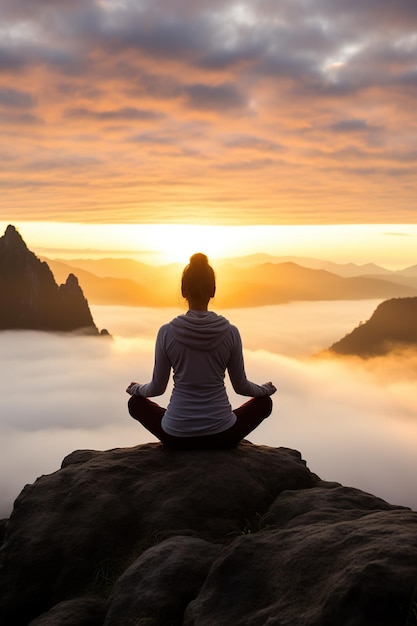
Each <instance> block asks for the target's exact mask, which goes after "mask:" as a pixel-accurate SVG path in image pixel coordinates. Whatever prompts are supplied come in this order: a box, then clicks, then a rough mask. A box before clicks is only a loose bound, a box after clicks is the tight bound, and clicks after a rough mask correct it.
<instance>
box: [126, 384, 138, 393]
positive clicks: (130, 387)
mask: <svg viewBox="0 0 417 626" xmlns="http://www.w3.org/2000/svg"><path fill="white" fill-rule="evenodd" d="M138 384H139V383H135V382H133V383H130V385H129V386H128V388H127V389H126V393H128V394H129V395H132V387H133V385H138Z"/></svg>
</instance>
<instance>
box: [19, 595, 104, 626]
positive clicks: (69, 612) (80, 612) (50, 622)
mask: <svg viewBox="0 0 417 626" xmlns="http://www.w3.org/2000/svg"><path fill="white" fill-rule="evenodd" d="M106 610H107V602H106V601H105V600H103V598H99V597H94V596H91V597H84V598H74V599H73V600H67V601H66V602H60V603H59V604H57V605H56V606H54V608H53V609H51V610H50V611H48V612H47V613H43V614H42V615H40V616H39V617H37V618H36V619H34V620H32V621H31V622H30V623H29V626H102V624H103V621H104V619H105V616H106Z"/></svg>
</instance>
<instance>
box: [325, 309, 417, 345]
mask: <svg viewBox="0 0 417 626" xmlns="http://www.w3.org/2000/svg"><path fill="white" fill-rule="evenodd" d="M410 347H412V348H414V349H416V348H417V298H392V299H391V300H385V301H384V302H382V303H381V304H380V305H379V306H378V307H377V308H376V309H375V311H374V313H373V314H372V316H371V318H370V319H369V320H368V321H367V322H365V323H364V324H360V325H359V326H357V327H356V328H355V329H354V330H353V331H352V332H351V333H349V334H348V335H346V337H343V339H341V340H340V341H337V342H336V343H334V344H333V345H332V346H330V348H329V351H330V352H334V353H336V354H344V355H357V356H360V357H372V356H378V355H383V354H388V353H389V352H390V351H392V350H395V349H398V348H400V349H401V348H402V349H404V348H410Z"/></svg>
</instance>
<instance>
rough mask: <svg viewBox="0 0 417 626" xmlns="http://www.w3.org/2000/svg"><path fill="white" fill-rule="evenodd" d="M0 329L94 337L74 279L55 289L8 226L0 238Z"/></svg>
mask: <svg viewBox="0 0 417 626" xmlns="http://www.w3.org/2000/svg"><path fill="white" fill-rule="evenodd" d="M0 300H1V302H2V308H1V311H0V330H12V329H31V330H46V331H60V332H62V331H64V332H72V331H82V332H86V333H87V334H93V335H97V334H98V329H97V328H96V326H95V324H94V321H93V318H92V316H91V312H90V309H89V306H88V302H87V300H86V299H85V297H84V294H83V292H82V289H81V287H80V286H79V284H78V279H77V277H76V276H74V275H73V274H70V275H69V276H68V278H67V281H66V283H65V284H64V285H61V286H58V285H57V284H56V282H55V279H54V276H53V274H52V272H51V270H50V268H49V266H48V264H47V263H45V262H42V261H41V260H40V259H39V258H38V257H37V256H36V255H35V254H34V253H33V252H31V251H30V250H29V249H28V247H27V246H26V244H25V242H24V241H23V239H22V237H21V235H20V233H19V232H18V231H17V229H16V228H15V227H14V226H13V225H12V224H9V226H7V228H6V231H5V233H4V235H3V237H0Z"/></svg>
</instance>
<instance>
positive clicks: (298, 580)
mask: <svg viewBox="0 0 417 626" xmlns="http://www.w3.org/2000/svg"><path fill="white" fill-rule="evenodd" d="M416 531H417V513H416V512H413V511H411V510H409V509H407V508H405V507H398V506H393V505H390V504H388V503H387V502H385V501H384V500H381V499H379V498H376V497H374V496H372V495H370V494H366V493H364V492H362V491H360V490H357V489H353V488H348V487H343V486H342V485H340V484H338V483H328V482H324V481H321V480H320V479H319V478H318V477H317V476H316V475H315V474H313V473H312V472H311V471H310V470H309V469H308V468H307V466H306V464H305V462H304V461H303V460H302V458H301V455H300V454H299V453H298V452H297V451H294V450H289V449H287V448H270V447H267V446H255V445H252V444H250V443H249V442H243V443H241V444H240V445H239V446H237V447H236V448H234V449H231V450H204V451H172V450H169V449H167V448H165V447H164V446H162V444H157V443H155V444H146V445H140V446H135V447H133V448H127V449H115V450H108V451H106V452H97V451H93V450H80V451H76V452H74V453H72V454H70V455H69V456H68V457H66V458H65V459H64V461H63V463H62V468H61V469H60V470H58V471H56V472H54V473H53V474H50V475H48V476H42V477H40V478H38V479H37V480H36V481H35V483H34V484H32V485H27V486H26V487H25V488H24V489H23V491H22V492H21V494H20V495H19V496H18V498H17V499H16V502H15V506H14V510H13V513H12V515H11V517H10V520H9V522H8V524H7V526H6V531H5V542H4V544H3V546H2V548H1V550H0V623H2V624H3V623H4V624H13V626H23V625H25V626H26V625H27V624H28V623H30V622H31V620H32V624H31V626H33V624H34V625H35V626H48V625H49V624H55V625H57V626H60V625H61V626H64V625H65V626H67V625H68V626H69V624H70V623H71V619H72V620H73V622H72V623H73V624H74V625H75V624H77V626H80V625H81V624H85V626H90V625H91V626H96V625H97V626H98V625H100V626H101V625H105V626H118V625H119V624H123V626H124V625H126V626H128V625H129V624H135V625H136V626H176V625H180V624H184V626H205V625H207V626H208V625H210V626H212V625H213V624H216V626H222V625H223V624H224V625H226V624H227V625H228V626H229V625H230V624H233V625H235V624H236V625H237V624H241V625H242V626H246V625H247V626H257V625H258V624H259V625H264V624H267V623H268V625H271V626H274V625H275V626H286V625H291V626H292V625H295V624H297V626H334V624H336V623H337V624H338V626H397V625H398V626H400V625H401V626H404V625H405V623H406V618H407V612H408V610H409V608H410V605H411V598H412V594H413V589H414V586H415V584H416V581H417V532H416ZM54 620H55V621H54ZM82 620H85V621H82ZM89 620H90V621H89ZM407 626H408V625H407Z"/></svg>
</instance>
